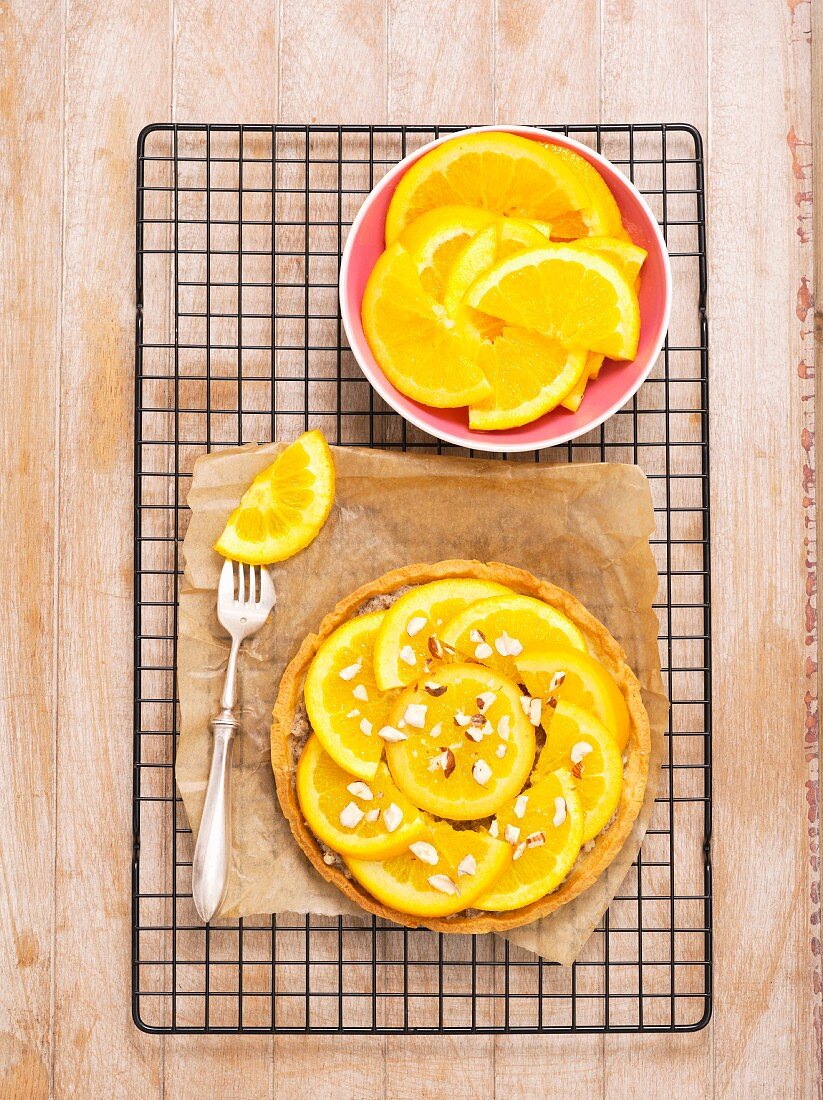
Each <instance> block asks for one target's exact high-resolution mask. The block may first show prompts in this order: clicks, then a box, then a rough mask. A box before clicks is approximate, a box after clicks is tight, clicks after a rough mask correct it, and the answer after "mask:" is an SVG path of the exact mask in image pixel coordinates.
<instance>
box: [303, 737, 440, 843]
mask: <svg viewBox="0 0 823 1100" xmlns="http://www.w3.org/2000/svg"><path fill="white" fill-rule="evenodd" d="M297 799H298V801H299V803H300V809H301V810H302V811H303V815H304V817H305V818H306V823H307V824H308V826H309V828H310V829H311V831H312V832H313V833H314V835H315V836H316V837H318V839H319V840H322V841H323V843H324V844H327V845H328V846H329V847H330V848H332V849H333V850H334V851H335V852H339V853H340V855H345V856H356V857H357V858H358V859H389V858H390V857H391V856H396V855H399V854H400V852H404V851H406V849H407V848H408V846H409V844H411V843H412V842H413V841H415V840H417V839H418V838H419V837H421V836H422V835H423V833H424V832H425V831H426V822H425V820H424V819H423V817H422V816H421V814H420V813H419V811H418V809H417V807H416V806H415V805H413V803H411V802H409V800H408V799H407V798H406V797H405V795H404V794H403V793H402V791H400V790H398V788H397V786H396V784H395V783H394V781H393V779H392V777H391V775H390V774H389V769H388V768H387V767H386V765H385V764H380V766H379V767H378V769H377V772H376V773H375V775H374V776H373V777H372V779H370V780H369V781H368V782H366V781H364V780H362V779H355V778H354V777H353V776H352V775H351V774H350V773H349V772H347V771H344V770H343V769H342V768H341V767H340V765H339V764H336V763H335V762H334V760H332V758H331V757H330V756H329V754H328V753H327V752H326V751H325V749H324V748H323V746H322V744H321V743H320V738H319V737H317V735H316V734H315V735H313V736H312V737H310V738H309V740H308V741H307V742H306V747H305V748H304V749H303V753H302V755H301V757H300V761H299V763H298V765H297Z"/></svg>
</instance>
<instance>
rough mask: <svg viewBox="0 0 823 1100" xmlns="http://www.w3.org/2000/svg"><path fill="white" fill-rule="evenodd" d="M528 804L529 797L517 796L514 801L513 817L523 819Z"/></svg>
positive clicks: (525, 795)
mask: <svg viewBox="0 0 823 1100" xmlns="http://www.w3.org/2000/svg"><path fill="white" fill-rule="evenodd" d="M528 804H529V796H528V795H527V794H519V795H518V796H517V798H516V799H515V800H514V816H515V817H521V818H522V817H523V816H524V814H525V813H526V806H528Z"/></svg>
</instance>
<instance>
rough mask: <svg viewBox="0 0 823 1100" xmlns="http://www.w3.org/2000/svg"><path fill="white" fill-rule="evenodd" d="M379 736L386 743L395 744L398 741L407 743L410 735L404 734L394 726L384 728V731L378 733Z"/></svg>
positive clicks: (380, 730)
mask: <svg viewBox="0 0 823 1100" xmlns="http://www.w3.org/2000/svg"><path fill="white" fill-rule="evenodd" d="M377 736H378V737H382V738H383V740H384V741H389V742H391V743H394V742H396V741H406V740H407V738H408V735H407V734H405V733H403V731H402V730H396V729H395V728H394V726H383V728H382V729H379V730H378V731H377Z"/></svg>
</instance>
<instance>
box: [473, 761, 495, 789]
mask: <svg viewBox="0 0 823 1100" xmlns="http://www.w3.org/2000/svg"><path fill="white" fill-rule="evenodd" d="M472 775H473V776H474V780H475V782H476V783H479V784H480V786H481V787H485V785H486V784H487V783H488V781H489V780H490V779H491V777H492V770H491V768H490V767H489V765H488V764H487V763H486V761H485V760H475V762H474V766H473V767H472Z"/></svg>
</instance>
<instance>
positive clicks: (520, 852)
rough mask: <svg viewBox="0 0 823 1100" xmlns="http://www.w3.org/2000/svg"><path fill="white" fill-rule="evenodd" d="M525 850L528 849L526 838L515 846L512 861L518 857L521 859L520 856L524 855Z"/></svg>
mask: <svg viewBox="0 0 823 1100" xmlns="http://www.w3.org/2000/svg"><path fill="white" fill-rule="evenodd" d="M525 850H526V842H525V840H521V841H520V843H519V844H518V845H517V847H516V848H515V850H514V852H513V854H512V862H514V860H516V859H520V857H521V856H522V855H523V853H524V852H525Z"/></svg>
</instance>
